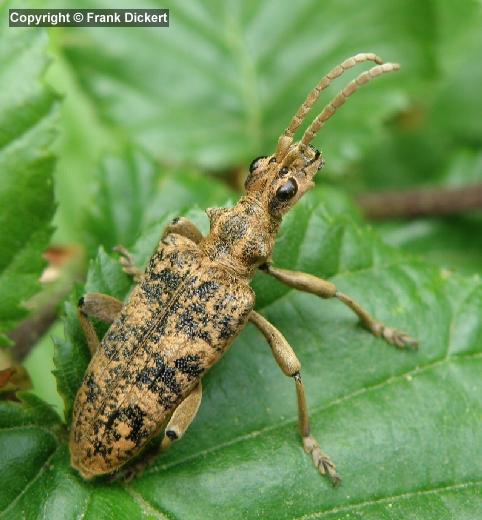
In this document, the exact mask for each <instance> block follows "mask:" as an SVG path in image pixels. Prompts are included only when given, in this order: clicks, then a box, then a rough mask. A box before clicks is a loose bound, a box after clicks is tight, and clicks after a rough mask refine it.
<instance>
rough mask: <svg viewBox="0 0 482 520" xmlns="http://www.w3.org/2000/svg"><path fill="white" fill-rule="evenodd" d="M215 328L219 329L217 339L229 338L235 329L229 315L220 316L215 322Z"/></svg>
mask: <svg viewBox="0 0 482 520" xmlns="http://www.w3.org/2000/svg"><path fill="white" fill-rule="evenodd" d="M216 329H217V330H218V331H219V339H223V340H226V339H229V338H231V337H232V336H233V335H234V334H235V333H236V329H234V328H233V327H232V319H231V316H227V315H224V316H221V317H220V319H219V320H217V322H216Z"/></svg>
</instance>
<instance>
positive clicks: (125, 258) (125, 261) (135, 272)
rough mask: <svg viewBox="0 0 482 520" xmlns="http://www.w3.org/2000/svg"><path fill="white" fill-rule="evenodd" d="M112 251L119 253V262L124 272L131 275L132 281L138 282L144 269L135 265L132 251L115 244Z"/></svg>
mask: <svg viewBox="0 0 482 520" xmlns="http://www.w3.org/2000/svg"><path fill="white" fill-rule="evenodd" d="M114 251H116V252H117V253H119V254H120V258H119V262H120V264H121V266H122V270H123V271H124V273H126V274H128V275H129V276H132V279H133V280H134V282H136V283H138V282H140V281H141V278H142V275H143V274H144V271H143V270H142V269H140V268H139V267H137V266H136V264H135V262H134V258H133V256H132V253H131V252H130V251H128V250H127V249H126V248H125V247H124V246H121V245H118V246H115V247H114Z"/></svg>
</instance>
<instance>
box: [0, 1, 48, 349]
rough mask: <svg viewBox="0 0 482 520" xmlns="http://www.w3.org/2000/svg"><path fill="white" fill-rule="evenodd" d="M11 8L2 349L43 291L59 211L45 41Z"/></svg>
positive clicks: (4, 70) (5, 51)
mask: <svg viewBox="0 0 482 520" xmlns="http://www.w3.org/2000/svg"><path fill="white" fill-rule="evenodd" d="M8 7H9V3H4V4H3V6H1V7H0V63H2V67H1V69H0V171H1V176H0V207H1V208H2V211H1V214H0V229H1V230H2V232H1V233H0V293H1V295H2V297H1V298H0V344H6V343H7V342H8V340H7V338H6V337H5V336H4V334H5V333H6V332H8V331H9V330H11V329H12V328H13V327H14V326H15V324H16V323H17V322H18V321H19V320H20V319H22V318H23V317H24V316H25V315H26V314H27V310H26V308H25V307H24V303H25V301H26V300H27V299H28V298H29V297H30V296H32V295H33V294H34V293H35V292H37V291H38V290H39V284H38V279H39V277H40V273H41V271H42V268H43V266H44V263H45V262H44V261H43V259H42V252H43V251H44V250H45V248H46V246H47V244H48V241H49V239H50V235H51V233H52V229H51V226H50V222H51V219H52V215H53V212H54V209H55V206H54V197H53V185H52V172H53V169H54V156H53V154H52V152H51V145H52V142H53V140H54V137H55V124H56V121H57V117H56V116H57V102H56V100H57V98H56V96H55V95H54V94H53V93H52V92H51V91H50V90H49V89H47V88H45V87H44V86H43V85H42V83H41V77H42V74H43V72H44V70H45V67H46V65H47V59H46V55H45V53H46V45H47V39H46V35H45V33H44V32H43V31H42V30H34V31H32V30H29V29H16V30H10V29H9V28H8V23H7V19H8Z"/></svg>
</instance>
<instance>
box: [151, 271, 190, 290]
mask: <svg viewBox="0 0 482 520" xmlns="http://www.w3.org/2000/svg"><path fill="white" fill-rule="evenodd" d="M150 278H151V279H152V280H159V281H160V282H161V283H162V285H163V287H164V289H165V290H167V291H171V292H172V291H175V290H176V289H177V288H178V287H179V284H180V283H181V280H182V278H181V276H179V275H178V274H177V273H175V272H173V271H172V270H171V269H169V268H165V269H163V270H162V271H161V272H160V273H151V275H150Z"/></svg>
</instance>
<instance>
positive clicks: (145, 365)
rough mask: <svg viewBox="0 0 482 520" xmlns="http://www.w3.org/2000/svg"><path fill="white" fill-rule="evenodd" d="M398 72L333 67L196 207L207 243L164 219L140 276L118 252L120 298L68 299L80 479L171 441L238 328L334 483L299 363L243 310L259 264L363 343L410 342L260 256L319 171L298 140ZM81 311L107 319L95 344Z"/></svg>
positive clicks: (330, 289)
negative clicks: (226, 193)
mask: <svg viewBox="0 0 482 520" xmlns="http://www.w3.org/2000/svg"><path fill="white" fill-rule="evenodd" d="M365 61H373V62H375V63H376V65H375V66H373V67H372V68H371V69H369V70H367V71H365V72H363V73H362V74H360V75H359V76H358V77H357V78H356V79H355V80H353V81H352V82H351V83H349V84H348V85H347V86H346V87H345V88H344V89H343V90H342V91H341V92H340V93H339V94H338V95H337V96H336V97H335V98H334V99H333V100H332V101H331V102H330V103H329V104H328V105H327V106H326V107H325V108H324V109H323V110H322V112H321V113H320V114H319V115H318V116H317V117H316V118H315V119H314V121H313V122H312V123H311V125H310V126H309V127H308V128H307V130H306V131H305V132H304V134H303V136H302V137H301V139H300V140H299V141H294V135H295V133H296V131H297V130H298V129H299V127H300V125H301V124H302V122H303V120H304V118H305V117H306V115H307V114H308V112H309V111H310V109H311V108H312V106H313V105H314V103H315V102H316V101H317V99H318V97H319V95H320V92H321V91H322V90H324V89H325V88H326V87H328V85H329V84H330V83H331V81H332V80H334V79H335V78H337V77H339V76H340V75H341V74H343V72H345V71H346V70H347V69H350V68H351V67H353V66H355V65H357V64H359V63H362V62H365ZM398 69H399V65H398V64H392V63H383V62H382V60H381V59H380V58H379V57H378V56H376V55H375V54H372V53H361V54H357V55H356V56H353V57H351V58H349V59H347V60H346V61H344V62H343V63H342V64H341V65H339V66H337V67H335V68H334V69H333V70H332V71H331V72H329V73H328V74H327V75H326V76H325V77H324V78H323V79H322V80H321V81H320V83H319V84H318V85H317V86H316V87H315V88H314V89H313V90H312V91H311V92H310V94H309V95H308V97H307V98H306V100H305V102H304V103H303V105H301V107H300V108H299V110H298V112H297V113H296V114H295V115H294V117H293V119H292V120H291V122H290V124H289V126H288V127H287V128H286V130H285V131H284V132H283V134H282V135H281V136H280V138H279V140H278V145H277V149H276V151H275V153H274V154H272V155H270V156H266V157H259V158H257V159H255V160H254V161H253V162H252V163H251V166H250V168H249V171H250V173H249V176H248V177H247V179H246V182H245V189H246V193H245V195H244V196H242V197H241V199H240V200H239V202H238V203H237V204H236V205H235V206H234V207H232V208H229V209H227V208H218V209H208V210H207V214H208V216H209V219H210V232H209V234H208V235H207V236H202V234H201V233H200V231H199V230H198V229H197V228H196V227H195V226H194V224H193V223H191V222H190V221H188V220H187V219H185V218H179V219H175V220H174V221H172V223H171V224H170V225H168V226H167V228H166V229H165V232H164V235H163V238H162V239H161V241H160V243H159V246H158V248H157V249H156V251H155V252H154V254H153V256H152V257H151V259H150V260H149V262H148V265H147V268H146V270H145V272H142V271H140V270H139V269H137V268H136V267H135V266H134V264H133V262H132V257H131V256H130V255H129V253H128V251H126V250H123V249H122V248H121V249H120V250H119V252H120V253H121V263H122V265H123V267H124V270H125V271H126V272H127V273H129V274H131V275H133V276H134V279H135V280H136V281H137V282H138V284H137V285H136V287H135V288H134V289H133V291H132V292H131V294H130V296H129V298H128V300H127V301H126V302H125V303H123V302H121V301H119V300H116V299H115V298H112V297H111V296H108V295H104V294H100V293H89V294H85V295H84V296H83V297H82V298H81V299H80V301H79V308H78V315H79V319H80V322H81V325H82V329H83V331H84V333H85V336H86V339H87V343H88V345H89V347H90V349H91V352H92V359H91V361H90V364H89V366H88V368H87V371H86V374H85V376H84V380H83V384H82V386H81V388H80V389H79V391H78V393H77V397H76V400H75V405H74V412H73V422H72V428H71V434H70V450H71V462H72V465H73V466H74V467H75V468H77V469H78V471H79V472H80V474H81V475H82V476H83V477H84V478H86V479H90V478H93V477H96V476H98V475H103V474H110V473H114V472H116V471H118V470H119V469H120V468H122V467H123V466H124V465H125V464H126V463H128V462H130V461H131V460H132V459H133V458H134V457H136V456H137V455H138V454H139V453H140V452H141V451H142V450H143V448H144V447H145V446H146V445H147V444H148V443H149V442H150V441H151V440H152V439H153V438H155V437H156V436H157V435H159V434H161V433H162V432H163V437H162V441H161V443H160V448H161V449H162V450H164V449H167V448H168V447H169V445H170V444H171V443H172V442H173V441H175V440H178V439H180V438H181V437H182V436H183V434H184V433H185V431H186V430H187V428H188V427H189V425H190V424H191V422H192V420H193V419H194V417H195V415H196V413H197V410H198V408H199V405H200V402H201V395H202V390H201V378H202V376H203V375H204V374H205V373H206V371H207V370H208V369H209V368H210V367H211V366H212V365H213V364H214V363H216V362H217V361H218V360H219V359H220V358H221V356H222V355H223V354H224V352H226V350H227V348H228V347H229V346H230V345H231V343H232V342H233V340H234V339H235V337H236V336H237V335H238V334H239V332H240V331H241V330H242V329H243V327H244V326H245V325H246V323H247V322H248V321H250V322H251V323H253V324H254V325H255V326H256V327H257V328H258V329H259V330H260V331H261V332H262V334H263V335H264V337H265V338H266V340H267V341H268V343H269V345H270V346H271V350H272V353H273V356H274V357H275V359H276V361H277V363H278V365H279V366H280V368H281V370H282V371H283V372H284V373H285V374H286V375H287V376H290V377H292V378H293V379H294V382H295V387H296V394H297V401H298V414H299V430H300V435H301V438H302V441H303V447H304V450H305V452H306V453H308V454H309V455H310V456H311V457H312V459H313V463H314V464H315V466H316V467H317V468H318V470H319V471H320V473H322V474H327V475H328V476H329V477H330V479H331V481H332V482H333V484H336V483H338V482H339V480H340V477H339V476H338V474H337V472H336V469H335V465H334V464H333V462H332V461H331V460H330V458H329V457H328V455H326V454H325V453H324V452H323V451H322V450H321V448H320V446H319V444H318V442H317V441H316V440H315V438H314V437H313V436H312V435H311V433H310V424H309V417H308V409H307V404H306V398H305V390H304V387H303V382H302V379H301V372H300V370H301V366H300V362H299V361H298V359H297V357H296V354H295V353H294V351H293V350H292V348H291V347H290V345H289V344H288V342H287V341H286V339H285V338H284V337H283V335H282V334H281V333H280V332H279V331H278V330H277V329H276V328H275V327H274V326H273V325H272V324H271V323H269V322H268V321H267V320H266V319H265V318H263V317H262V316H261V315H260V314H258V313H257V312H256V311H254V310H253V308H254V302H255V295H254V293H253V291H252V289H251V287H250V282H251V279H252V277H253V276H254V274H255V272H256V270H258V269H261V270H263V271H264V272H265V273H266V274H268V275H270V276H273V277H274V278H276V279H277V280H279V281H281V282H282V283H285V284H286V285H288V286H290V287H292V288H295V289H299V290H302V291H306V292H309V293H312V294H315V295H317V296H319V297H321V298H337V299H338V300H340V301H342V302H343V303H344V304H346V305H347V306H348V307H349V308H350V309H351V310H352V311H354V312H355V313H356V314H357V315H358V317H359V318H360V320H361V323H362V325H363V326H364V327H365V328H366V329H367V330H368V331H370V332H371V333H372V334H374V335H375V336H380V337H383V338H384V339H385V340H386V341H388V342H389V343H391V344H393V345H395V346H397V347H404V346H411V347H416V345H417V343H416V341H415V340H414V339H412V338H411V337H410V336H408V335H407V334H405V333H403V332H400V331H398V330H395V329H393V328H391V327H387V326H385V325H383V324H382V323H380V322H378V321H376V320H375V319H374V318H372V317H371V316H370V314H369V313H368V312H367V311H365V310H364V309H363V308H362V307H361V306H360V305H359V304H358V303H357V302H355V301H354V300H353V299H351V298H350V297H349V296H347V295H346V294H344V293H342V292H340V291H339V290H338V289H337V287H336V286H335V285H334V284H333V283H331V282H329V281H326V280H322V279H319V278H317V277H315V276H313V275H310V274H305V273H301V272H296V271H289V270H286V269H280V268H277V267H275V266H273V265H272V263H271V260H270V259H271V253H272V250H273V247H274V243H275V239H276V235H277V233H278V230H279V228H280V224H281V220H282V217H283V215H285V214H286V213H287V211H288V210H289V209H290V208H292V207H293V206H294V204H296V202H297V201H298V200H299V199H300V197H301V196H302V195H303V194H304V193H305V192H306V191H307V190H309V189H310V188H311V187H312V186H313V185H314V182H313V178H314V176H315V175H316V173H317V172H318V170H320V169H321V168H322V166H323V164H324V161H323V157H322V155H321V153H320V152H319V151H317V150H315V149H314V148H313V147H312V146H311V145H310V142H311V141H312V140H313V138H314V137H315V135H316V134H317V133H318V131H319V130H320V129H321V128H322V126H323V125H324V124H325V122H326V121H327V120H328V119H329V118H330V117H331V116H332V115H333V114H334V113H335V111H336V109H337V108H338V107H339V106H341V105H342V104H343V103H344V102H345V100H346V99H347V98H348V97H349V96H350V95H351V94H353V93H354V92H355V91H356V90H357V89H358V87H359V86H361V85H363V84H365V83H367V82H368V81H370V80H371V79H373V78H375V77H376V76H379V75H380V74H383V73H386V72H392V71H396V70H398ZM88 316H91V317H95V318H97V319H101V320H104V321H106V322H108V323H111V326H110V328H109V330H108V331H107V333H106V335H105V336H104V338H103V339H102V341H100V340H99V339H98V337H97V335H96V332H95V330H94V328H93V326H92V323H91V322H90V320H89V319H88Z"/></svg>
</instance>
